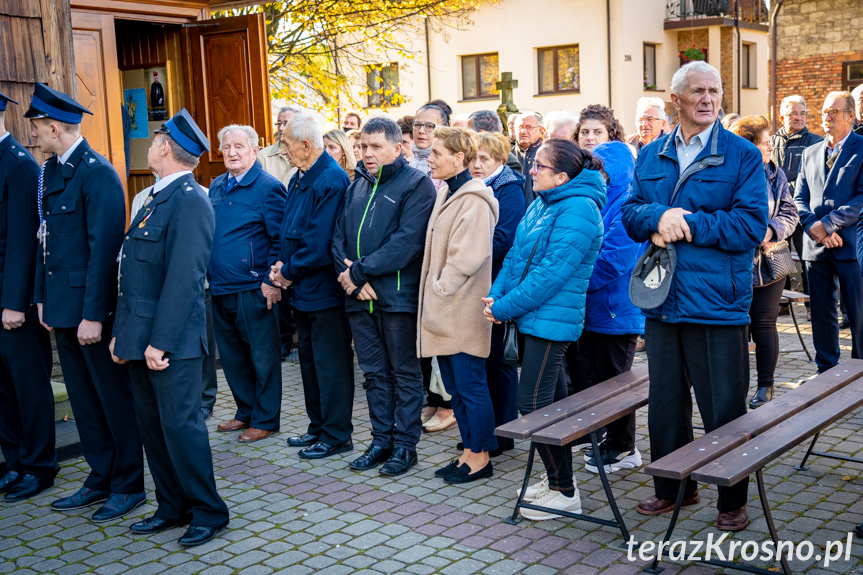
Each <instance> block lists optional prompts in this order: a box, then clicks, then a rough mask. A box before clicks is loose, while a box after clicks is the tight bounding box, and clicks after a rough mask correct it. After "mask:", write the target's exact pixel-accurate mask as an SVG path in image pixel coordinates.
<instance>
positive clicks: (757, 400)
mask: <svg viewBox="0 0 863 575" xmlns="http://www.w3.org/2000/svg"><path fill="white" fill-rule="evenodd" d="M771 399H773V386H772V385H771V386H769V387H759V388H758V391H756V392H755V395H753V396H752V399H750V400H749V409H755V408H757V407H761V406H762V405H764V404H765V403H767V402H768V401H770V400H771Z"/></svg>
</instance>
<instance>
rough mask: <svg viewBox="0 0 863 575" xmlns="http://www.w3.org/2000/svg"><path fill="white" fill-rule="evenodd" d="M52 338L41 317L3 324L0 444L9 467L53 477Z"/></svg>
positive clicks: (0, 331)
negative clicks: (18, 324) (6, 326)
mask: <svg viewBox="0 0 863 575" xmlns="http://www.w3.org/2000/svg"><path fill="white" fill-rule="evenodd" d="M54 447H55V434H54V394H53V393H52V391H51V340H50V336H49V335H48V332H47V331H46V330H45V328H43V327H42V326H41V325H40V324H39V322H38V321H35V320H31V321H26V322H24V325H22V326H21V327H19V328H16V329H13V330H8V331H7V330H5V329H0V449H2V451H3V457H4V458H5V459H6V468H7V469H8V470H10V471H17V472H18V473H30V474H32V475H38V476H40V477H50V478H53V477H55V476H56V475H57V472H58V471H59V470H60V467H59V466H58V465H57V454H56V452H55V451H54Z"/></svg>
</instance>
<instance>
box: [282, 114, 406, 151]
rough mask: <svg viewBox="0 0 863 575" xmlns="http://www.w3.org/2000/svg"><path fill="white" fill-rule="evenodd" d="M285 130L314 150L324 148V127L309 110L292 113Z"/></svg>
mask: <svg viewBox="0 0 863 575" xmlns="http://www.w3.org/2000/svg"><path fill="white" fill-rule="evenodd" d="M285 130H288V131H289V132H290V135H291V137H292V138H293V139H294V140H297V141H298V142H308V143H310V144H311V145H312V148H314V149H315V150H323V149H324V129H323V127H322V126H321V123H320V122H318V118H317V117H316V116H315V115H314V114H312V113H310V112H306V111H302V112H297V113H296V114H294V117H293V118H291V120H290V121H289V122H288V125H287V126H285ZM399 142H401V132H399Z"/></svg>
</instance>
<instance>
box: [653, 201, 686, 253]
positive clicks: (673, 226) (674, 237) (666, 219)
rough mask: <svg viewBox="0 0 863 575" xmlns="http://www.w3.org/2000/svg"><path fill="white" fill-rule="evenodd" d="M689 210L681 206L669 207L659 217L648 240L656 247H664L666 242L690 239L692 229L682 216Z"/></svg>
mask: <svg viewBox="0 0 863 575" xmlns="http://www.w3.org/2000/svg"><path fill="white" fill-rule="evenodd" d="M691 213H692V212H690V211H689V210H684V209H683V208H670V209H668V210H666V211H665V213H664V214H662V217H661V218H659V225H657V231H655V232H653V234H651V236H650V241H651V242H653V243H654V244H655V245H656V246H657V247H660V248H664V247H666V245H667V244H670V243H673V242H676V241H679V240H683V239H685V240H686V241H687V242H691V241H692V230H691V229H690V228H689V224H688V223H686V218H685V217H684V216H686V215H688V214H691Z"/></svg>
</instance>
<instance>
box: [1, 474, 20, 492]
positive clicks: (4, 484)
mask: <svg viewBox="0 0 863 575" xmlns="http://www.w3.org/2000/svg"><path fill="white" fill-rule="evenodd" d="M19 479H21V474H20V473H18V472H17V471H7V472H6V474H5V475H4V476H3V477H0V493H5V492H6V491H9V488H10V487H12V486H13V485H15V483H17V482H18V480H19Z"/></svg>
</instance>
